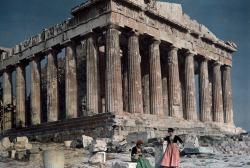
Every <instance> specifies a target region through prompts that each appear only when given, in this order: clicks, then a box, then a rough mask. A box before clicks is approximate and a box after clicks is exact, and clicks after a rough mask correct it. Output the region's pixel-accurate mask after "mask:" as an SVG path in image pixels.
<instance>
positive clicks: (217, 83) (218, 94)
mask: <svg viewBox="0 0 250 168" xmlns="http://www.w3.org/2000/svg"><path fill="white" fill-rule="evenodd" d="M220 68H221V65H220V64H218V63H215V64H214V67H213V116H214V118H213V119H214V121H215V122H224V115H223V100H222V88H221V87H222V86H221V85H222V83H221V70H220Z"/></svg>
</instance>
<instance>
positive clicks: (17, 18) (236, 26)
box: [0, 0, 250, 131]
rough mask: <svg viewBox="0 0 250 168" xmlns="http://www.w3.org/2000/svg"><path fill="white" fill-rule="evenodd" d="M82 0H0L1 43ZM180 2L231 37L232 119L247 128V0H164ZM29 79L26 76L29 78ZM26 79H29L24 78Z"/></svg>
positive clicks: (31, 31)
mask: <svg viewBox="0 0 250 168" xmlns="http://www.w3.org/2000/svg"><path fill="white" fill-rule="evenodd" d="M82 2H84V0H8V1H6V0H0V46H2V47H9V48H12V47H13V46H14V45H16V44H19V43H20V42H22V41H24V40H27V39H29V38H30V37H32V36H34V35H36V34H38V33H41V32H42V30H43V29H44V28H49V27H51V26H53V25H55V24H57V23H61V22H62V21H64V20H65V19H67V18H68V17H71V14H70V10H71V8H73V7H75V6H77V5H78V4H80V3H82ZM165 2H172V3H179V4H182V8H183V11H184V12H185V13H187V14H188V15H189V16H190V18H191V19H193V20H197V21H198V23H201V24H204V25H205V26H206V27H208V28H209V29H210V30H211V31H212V32H213V33H214V34H215V35H216V36H217V37H218V38H219V39H222V40H224V41H233V42H235V43H236V44H237V45H238V51H237V52H236V53H234V54H233V67H232V69H231V80H232V94H233V109H234V122H235V125H236V126H238V127H243V129H245V130H248V131H249V130H250V78H249V76H250V75H249V74H250V68H249V67H250V66H249V64H250V57H249V47H250V43H249V37H250V34H249V30H250V26H249V22H250V20H249V18H250V13H249V11H250V9H249V8H250V1H249V0H219V1H218V0H165ZM28 80H29V79H28ZM27 83H28V82H27Z"/></svg>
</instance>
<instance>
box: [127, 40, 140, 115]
mask: <svg viewBox="0 0 250 168" xmlns="http://www.w3.org/2000/svg"><path fill="white" fill-rule="evenodd" d="M140 63H141V57H140V53H139V39H138V36H137V35H132V36H131V37H129V42H128V102H129V104H128V108H129V112H130V113H143V102H142V87H141V66H140Z"/></svg>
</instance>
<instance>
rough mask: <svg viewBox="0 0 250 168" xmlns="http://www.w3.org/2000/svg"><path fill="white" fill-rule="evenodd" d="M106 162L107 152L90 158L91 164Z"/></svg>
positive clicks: (98, 153)
mask: <svg viewBox="0 0 250 168" xmlns="http://www.w3.org/2000/svg"><path fill="white" fill-rule="evenodd" d="M105 162H106V153H105V152H97V153H96V154H94V155H93V156H91V157H90V159H89V163H90V164H96V163H105Z"/></svg>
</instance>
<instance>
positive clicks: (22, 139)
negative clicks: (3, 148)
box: [13, 136, 29, 144]
mask: <svg viewBox="0 0 250 168" xmlns="http://www.w3.org/2000/svg"><path fill="white" fill-rule="evenodd" d="M13 142H14V144H15V143H22V144H27V143H29V140H28V138H27V137H26V136H23V137H16V138H15V139H14V141H13Z"/></svg>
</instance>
